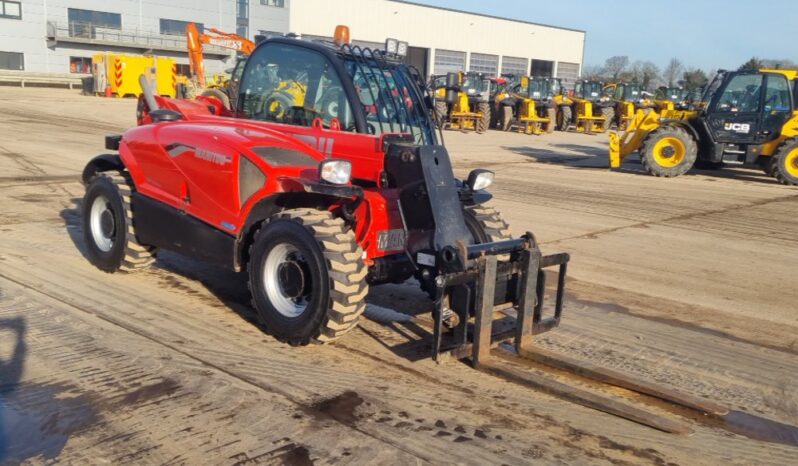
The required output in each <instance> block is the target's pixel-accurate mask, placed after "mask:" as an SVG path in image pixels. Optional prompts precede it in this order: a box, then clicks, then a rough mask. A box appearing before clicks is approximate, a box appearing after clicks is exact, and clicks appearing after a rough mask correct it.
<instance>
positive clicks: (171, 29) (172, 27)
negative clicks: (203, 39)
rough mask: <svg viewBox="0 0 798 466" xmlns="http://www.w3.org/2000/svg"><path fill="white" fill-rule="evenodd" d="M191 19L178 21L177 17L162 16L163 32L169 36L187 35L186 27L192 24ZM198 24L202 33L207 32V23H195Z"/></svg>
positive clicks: (198, 28)
mask: <svg viewBox="0 0 798 466" xmlns="http://www.w3.org/2000/svg"><path fill="white" fill-rule="evenodd" d="M190 23H191V22H190V21H178V20H176V19H163V18H161V34H164V35H167V36H185V35H186V27H187V26H188V25H189V24H190ZM194 25H196V26H197V30H198V31H199V32H200V34H202V33H203V32H205V25H204V24H202V23H194Z"/></svg>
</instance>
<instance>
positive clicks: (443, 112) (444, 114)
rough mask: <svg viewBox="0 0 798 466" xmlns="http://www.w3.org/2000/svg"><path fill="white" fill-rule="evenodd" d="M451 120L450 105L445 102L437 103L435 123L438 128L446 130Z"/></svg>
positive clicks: (438, 101)
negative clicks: (447, 123)
mask: <svg viewBox="0 0 798 466" xmlns="http://www.w3.org/2000/svg"><path fill="white" fill-rule="evenodd" d="M448 119H449V105H448V104H447V103H446V102H444V101H443V100H436V101H435V122H436V123H438V128H441V129H444V127H445V126H446V122H447V121H448Z"/></svg>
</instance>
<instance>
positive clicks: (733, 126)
mask: <svg viewBox="0 0 798 466" xmlns="http://www.w3.org/2000/svg"><path fill="white" fill-rule="evenodd" d="M723 129H725V130H726V131H734V132H735V133H745V134H748V133H750V132H751V125H749V124H748V123H726V124H724V125H723Z"/></svg>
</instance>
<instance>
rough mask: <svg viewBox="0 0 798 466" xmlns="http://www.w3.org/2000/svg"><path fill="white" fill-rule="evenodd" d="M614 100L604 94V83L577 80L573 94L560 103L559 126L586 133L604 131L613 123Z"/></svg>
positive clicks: (566, 129) (564, 129)
mask: <svg viewBox="0 0 798 466" xmlns="http://www.w3.org/2000/svg"><path fill="white" fill-rule="evenodd" d="M612 116H613V102H612V99H610V98H609V96H607V95H606V94H604V83H602V82H600V81H588V80H584V81H577V83H576V85H575V86H574V91H573V95H571V96H570V98H569V99H567V100H566V101H564V102H563V105H560V107H559V110H558V112H557V128H559V129H560V131H568V130H569V129H571V128H573V129H574V130H575V131H577V132H580V133H585V134H592V133H603V132H605V131H607V130H608V129H609V127H610V124H611V123H612V118H611V117H612Z"/></svg>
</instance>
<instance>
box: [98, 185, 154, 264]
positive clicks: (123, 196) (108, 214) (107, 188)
mask: <svg viewBox="0 0 798 466" xmlns="http://www.w3.org/2000/svg"><path fill="white" fill-rule="evenodd" d="M134 191H135V188H134V185H133V182H132V180H130V175H129V174H128V173H127V172H116V171H114V172H101V173H98V174H97V175H95V177H94V178H92V180H91V181H90V182H89V185H88V186H87V187H86V195H85V196H84V197H83V239H84V243H85V245H86V255H87V256H88V259H89V261H90V262H91V263H92V264H94V266H96V267H97V268H98V269H100V270H102V271H104V272H108V273H113V272H116V271H118V270H121V271H123V272H133V271H135V270H138V269H142V268H145V267H147V266H149V265H150V264H152V262H153V261H154V260H155V248H153V247H151V246H146V245H143V244H141V243H139V241H138V239H137V238H136V230H135V218H134V212H133V207H132V205H131V196H132V194H133V192H134ZM95 209H97V211H95ZM100 212H102V213H100Z"/></svg>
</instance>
